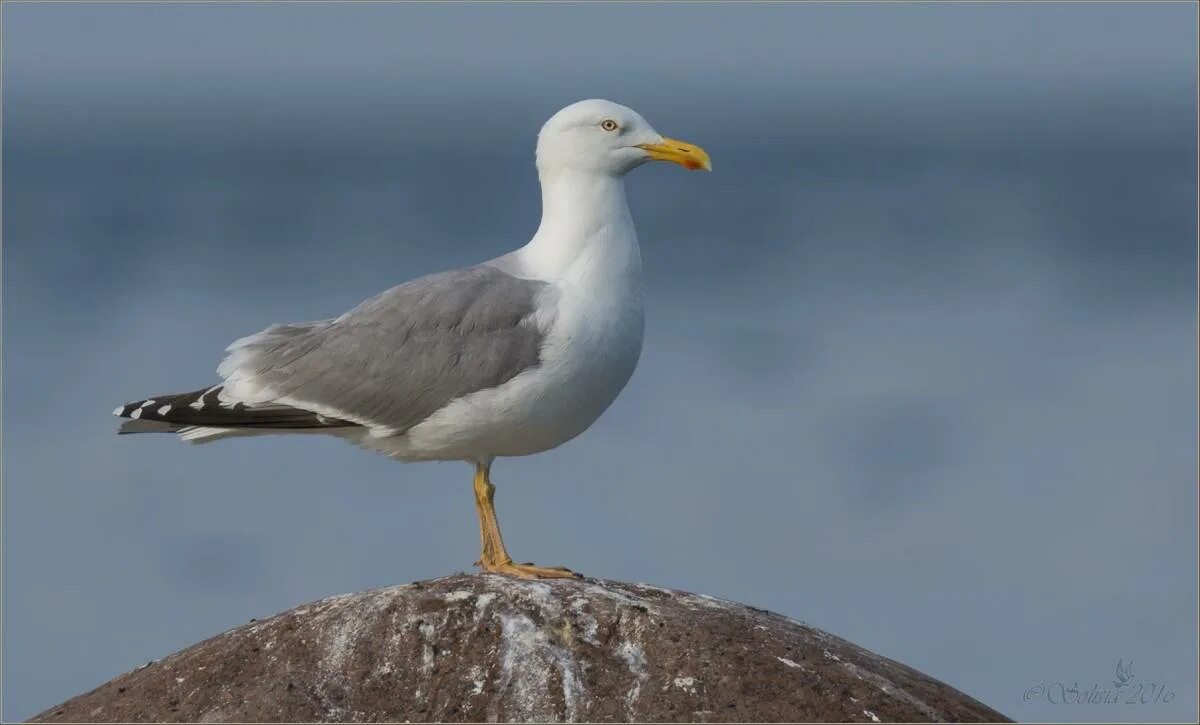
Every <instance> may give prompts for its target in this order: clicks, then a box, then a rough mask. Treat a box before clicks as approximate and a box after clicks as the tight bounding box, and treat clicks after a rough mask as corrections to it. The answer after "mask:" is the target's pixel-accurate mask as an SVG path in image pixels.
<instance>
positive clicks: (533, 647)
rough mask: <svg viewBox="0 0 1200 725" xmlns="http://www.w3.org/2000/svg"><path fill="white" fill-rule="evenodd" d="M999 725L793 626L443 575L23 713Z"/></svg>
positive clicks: (109, 717) (318, 608)
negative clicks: (968, 724)
mask: <svg viewBox="0 0 1200 725" xmlns="http://www.w3.org/2000/svg"><path fill="white" fill-rule="evenodd" d="M1004 719H1005V718H1004V716H1003V715H1001V714H1000V713H998V712H996V711H995V710H992V709H990V708H988V707H987V706H985V705H983V704H982V703H980V702H978V701H976V700H973V699H972V698H970V697H968V696H967V695H964V694H963V693H961V692H959V691H957V690H955V689H953V688H951V687H950V686H948V685H946V684H944V683H942V682H939V681H937V680H935V679H933V678H930V677H927V676H925V675H923V674H921V673H920V672H917V671H915V670H913V669H911V668H909V667H905V666H904V665H902V664H899V663H897V662H894V661H892V660H889V659H887V658H884V657H880V656H878V655H875V654H872V653H870V652H868V651H866V650H864V649H862V648H860V647H856V646H855V645H853V644H850V643H849V642H846V641H845V640H842V639H839V638H837V637H834V636H832V635H830V634H827V633H825V632H822V631H820V630H818V629H814V628H812V627H808V626H806V625H804V624H801V623H799V622H796V621H794V620H791V619H788V618H786V617H782V616H780V615H777V614H772V613H770V612H766V611H763V610H759V609H754V608H751V607H747V606H743V605H740V604H735V603H732V602H726V601H722V600H718V599H713V598H711V597H706V596H700V595H695V594H688V593H685V592H678V591H669V590H665V589H658V588H656V587H650V586H645V585H641V584H621V583H617V582H609V581H599V580H580V581H573V580H555V581H538V582H525V581H518V580H513V579H509V578H505V577H500V576H494V575H457V576H451V577H445V578H442V579H436V580H433V581H429V582H421V583H416V584H409V585H406V586H397V587H389V588H386V589H377V590H374V591H368V592H363V593H361V594H349V595H343V596H337V597H331V598H329V599H323V600H321V601H318V602H315V603H313V604H308V605H305V606H302V607H297V608H296V609H292V610H289V611H287V612H284V613H282V614H279V615H276V616H274V617H271V618H270V619H267V620H263V621H258V622H251V623H250V624H248V625H245V626H242V627H238V628H236V629H233V630H230V631H228V632H226V633H224V634H221V635H218V636H216V637H213V638H212V639H209V640H206V641H204V642H201V643H199V644H197V645H194V646H192V647H189V648H188V649H185V650H183V651H181V652H177V653H175V654H173V655H171V656H169V657H167V658H165V659H163V660H160V661H158V662H154V663H151V664H148V665H146V666H144V667H140V668H138V669H136V670H134V671H132V672H128V673H126V674H124V675H121V676H120V677H117V678H116V679H114V680H112V681H110V682H108V683H106V684H104V685H101V686H100V687H99V688H97V689H95V690H93V691H91V692H88V693H86V694H83V695H80V696H78V697H75V698H73V699H71V700H68V701H67V702H65V703H63V704H62V705H59V706H58V707H54V708H51V709H50V710H47V711H46V712H43V713H42V714H40V715H38V716H37V717H35V718H34V720H35V721H39V722H53V721H70V722H91V721H199V722H217V721H243V722H244V721H275V722H280V721H283V722H288V721H290V722H305V721H320V722H343V721H398V722H403V721H410V720H411V721H414V722H418V721H432V720H437V721H460V722H461V721H514V720H516V721H573V720H591V721H628V720H635V721H700V722H704V721H807V720H822V721H834V722H839V721H862V722H873V721H874V722H878V721H930V720H948V721H979V720H991V721H995V720H1004Z"/></svg>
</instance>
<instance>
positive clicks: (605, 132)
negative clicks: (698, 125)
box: [537, 99, 712, 176]
mask: <svg viewBox="0 0 1200 725" xmlns="http://www.w3.org/2000/svg"><path fill="white" fill-rule="evenodd" d="M647 161H669V162H671V163H675V164H679V165H680V166H683V167H684V168H686V169H691V170H693V171H695V170H699V169H703V170H704V171H712V162H710V161H709V158H708V154H707V153H705V151H704V149H702V148H700V147H699V146H697V145H696V144H693V143H687V142H686V141H679V140H677V139H673V138H668V137H666V136H663V135H662V134H660V133H659V132H658V131H655V130H654V127H653V126H651V125H650V124H649V123H648V122H647V121H646V119H644V118H642V117H641V115H640V114H638V112H637V111H635V110H633V109H632V108H627V107H625V106H622V105H620V104H619V103H613V102H611V101H603V100H599V99H592V100H587V101H579V102H578V103H572V104H571V105H569V106H567V107H566V108H564V109H562V110H561V111H559V112H558V113H556V114H554V115H553V116H551V117H550V120H549V121H546V125H544V126H542V130H541V132H539V133H538V144H537V165H538V169H539V170H541V171H543V172H552V171H560V170H571V171H576V172H584V173H594V174H600V175H604V176H623V175H624V174H626V173H627V172H629V171H631V170H632V169H634V168H636V167H638V166H641V165H642V164H644V163H646V162H647Z"/></svg>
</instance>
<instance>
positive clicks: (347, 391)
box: [113, 99, 712, 579]
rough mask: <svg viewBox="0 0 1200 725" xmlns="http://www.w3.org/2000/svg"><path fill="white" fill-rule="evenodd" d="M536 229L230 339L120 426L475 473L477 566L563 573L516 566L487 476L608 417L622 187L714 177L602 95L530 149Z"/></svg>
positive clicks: (620, 383) (634, 308) (623, 281)
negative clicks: (190, 380)
mask: <svg viewBox="0 0 1200 725" xmlns="http://www.w3.org/2000/svg"><path fill="white" fill-rule="evenodd" d="M536 158H537V171H538V179H539V181H540V183H541V191H542V219H541V223H540V224H539V226H538V228H537V232H536V233H535V234H534V235H533V238H532V239H530V240H529V242H528V243H527V244H525V245H524V246H522V247H520V248H518V249H516V250H515V251H512V252H509V253H508V254H504V255H502V256H500V257H496V258H495V259H492V260H489V261H486V262H483V263H481V264H478V265H475V266H471V267H464V268H460V269H453V270H450V271H447V272H439V273H436V274H431V275H428V276H425V277H419V278H417V279H414V280H411V281H409V282H405V283H404V284H401V285H398V286H396V287H392V288H391V289H389V290H387V291H385V292H383V293H381V294H378V295H376V296H374V297H372V298H370V299H368V300H366V301H365V302H363V303H362V304H360V305H358V306H357V307H355V308H354V309H352V310H350V311H349V312H346V313H345V314H343V315H341V316H340V317H337V318H333V319H327V320H318V321H315V322H300V323H293V324H281V325H272V326H270V327H268V328H267V329H265V330H263V331H262V332H259V333H257V334H254V335H250V336H249V337H243V338H241V339H240V340H237V341H235V342H234V343H233V344H231V345H230V346H229V347H228V348H227V350H226V352H227V353H228V354H227V355H226V357H225V358H224V360H223V361H222V362H221V364H220V366H219V367H218V368H217V373H218V376H219V377H220V378H221V382H220V383H218V384H216V385H212V386H209V387H207V388H202V389H199V390H193V391H191V392H187V393H176V394H171V395H155V396H153V397H151V398H146V399H143V400H138V401H135V402H132V403H128V404H126V405H122V406H120V407H119V408H117V409H116V410H115V411H113V414H114V415H117V416H120V417H122V418H128V419H129V420H128V421H126V422H124V423H123V424H122V425H121V428H120V431H119V432H120V433H144V432H171V433H176V434H178V436H179V438H181V439H182V440H185V441H189V442H192V443H207V442H211V441H215V440H220V439H224V438H231V437H238V436H249V435H262V434H278V433H285V434H299V433H318V434H325V435H332V436H336V437H339V438H343V439H346V440H348V441H350V442H352V443H355V444H357V445H359V446H361V447H363V448H365V449H369V450H374V451H378V452H381V453H384V454H385V455H387V456H389V457H391V458H393V459H396V460H400V461H405V462H411V461H447V460H454V461H465V462H467V463H470V464H473V465H474V466H475V477H474V490H475V506H476V510H477V513H478V515H479V532H480V539H481V544H482V546H481V548H482V551H481V554H480V557H479V561H478V562H476V564H477V565H478V566H479V567H480V568H481V569H483V571H485V572H495V573H499V574H507V575H511V576H517V577H521V578H527V579H538V578H557V577H575V576H578V574H576V573H575V572H573V571H571V570H570V569H567V568H565V567H557V566H555V567H542V566H535V565H533V564H531V563H516V562H514V561H513V559H512V557H511V556H509V554H508V550H507V549H505V547H504V540H503V539H502V538H501V535H500V524H499V521H498V519H497V517H496V509H495V504H494V493H495V486H494V485H493V484H492V481H491V467H492V463H493V461H494V460H495V459H496V458H498V457H510V456H526V455H531V454H534V453H540V452H542V451H546V450H549V449H551V448H554V447H556V446H560V445H562V444H563V443H566V442H567V441H569V440H571V439H572V438H574V437H575V436H577V435H579V434H580V433H582V432H583V431H585V430H587V428H588V427H589V426H591V424H592V423H594V422H595V421H596V419H597V418H599V417H600V415H601V414H602V413H603V412H604V411H605V409H607V408H608V406H609V405H610V404H611V403H612V402H613V400H614V399H616V397H617V394H618V393H620V392H621V389H622V388H624V387H625V384H626V383H627V382H628V381H629V378H630V376H631V375H632V374H633V370H634V368H635V367H636V365H637V362H638V358H639V356H640V355H641V350H642V336H643V330H644V320H645V316H644V312H643V308H642V262H641V252H640V250H639V248H638V240H637V233H636V232H635V230H634V226H633V219H632V217H631V215H630V213H629V207H628V205H627V204H626V201H625V184H624V180H623V177H624V176H625V174H626V173H628V172H629V171H631V170H633V169H634V168H636V167H638V166H641V165H642V164H643V163H646V162H647V161H666V162H671V163H675V164H679V165H681V166H683V167H685V168H687V169H690V170H698V169H702V170H705V171H711V170H712V164H711V162H710V160H709V157H708V154H707V153H706V152H705V151H704V150H703V149H702V148H700V147H699V146H697V145H695V144H691V143H686V142H683V141H679V140H676V139H672V138H668V137H665V136H663V135H661V134H659V133H658V132H657V131H655V130H654V128H653V127H652V126H651V125H650V124H649V123H647V122H646V120H645V119H644V118H642V117H641V116H640V115H639V114H638V113H636V112H635V111H633V110H632V109H630V108H627V107H625V106H622V105H619V104H616V103H612V102H610V101H605V100H599V99H591V100H586V101H580V102H578V103H574V104H571V105H570V106H567V107H566V108H563V109H562V110H560V111H559V112H557V113H555V114H554V115H553V116H552V117H551V118H550V120H549V121H547V122H546V124H545V125H544V126H542V129H541V131H540V132H539V133H538V139H537V153H536Z"/></svg>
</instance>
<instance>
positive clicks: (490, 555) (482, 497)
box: [475, 464, 579, 579]
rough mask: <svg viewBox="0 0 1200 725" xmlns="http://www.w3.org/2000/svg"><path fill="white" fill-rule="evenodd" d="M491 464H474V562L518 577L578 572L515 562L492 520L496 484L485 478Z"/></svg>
mask: <svg viewBox="0 0 1200 725" xmlns="http://www.w3.org/2000/svg"><path fill="white" fill-rule="evenodd" d="M490 468H491V466H481V465H478V464H477V465H476V466H475V508H476V510H477V511H478V512H479V538H480V540H481V542H482V553H481V554H480V555H479V561H478V562H476V563H478V564H479V566H480V567H482V568H483V570H484V571H490V572H495V573H497V574H509V575H511V576H518V577H521V578H522V579H554V578H559V579H561V578H569V577H577V576H579V575H578V574H576V573H575V572H573V571H571V570H570V569H567V568H566V567H562V566H551V567H545V566H534V565H533V564H531V563H527V564H515V563H513V560H512V557H511V556H509V555H508V551H507V550H506V549H505V548H504V539H502V538H501V537H500V522H498V521H497V520H496V507H495V504H494V503H493V501H492V499H493V497H494V495H495V493H496V487H495V486H494V485H492V482H491V480H490V479H489V478H488V472H489V469H490Z"/></svg>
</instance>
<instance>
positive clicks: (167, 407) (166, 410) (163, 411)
mask: <svg viewBox="0 0 1200 725" xmlns="http://www.w3.org/2000/svg"><path fill="white" fill-rule="evenodd" d="M170 412H171V406H170V405H164V406H163V407H161V408H159V409H158V414H159V415H166V414H167V413H170Z"/></svg>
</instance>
